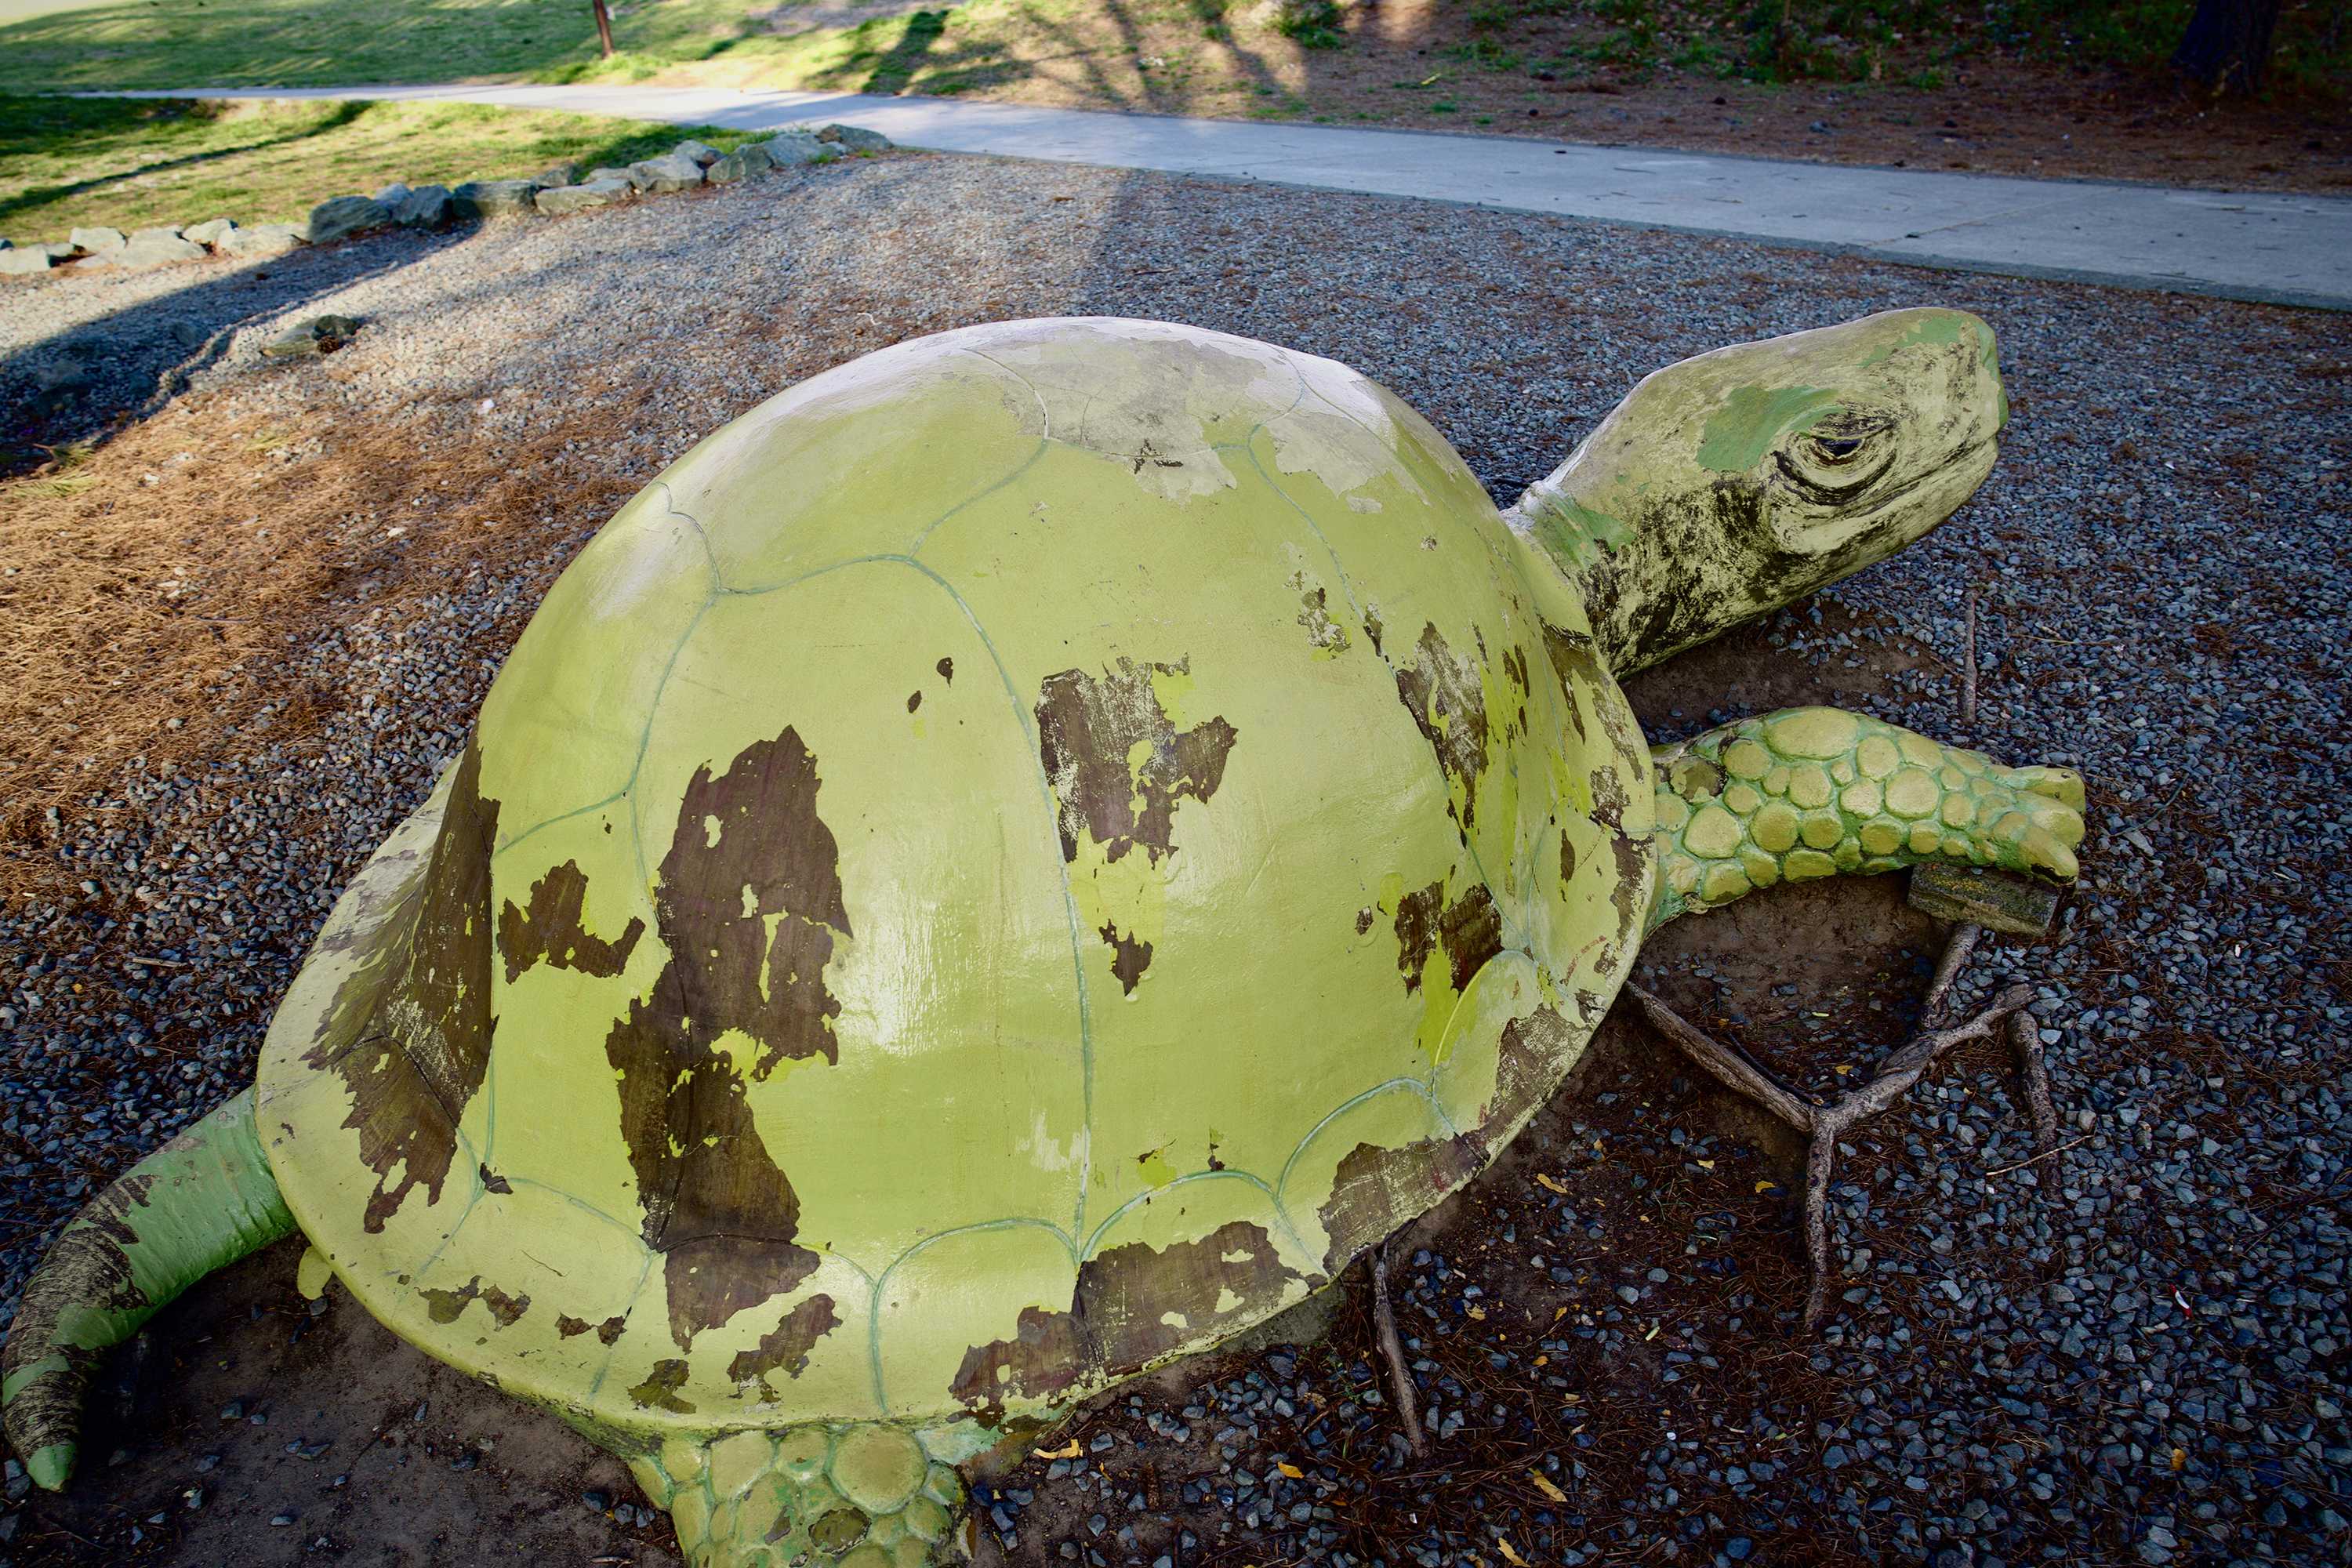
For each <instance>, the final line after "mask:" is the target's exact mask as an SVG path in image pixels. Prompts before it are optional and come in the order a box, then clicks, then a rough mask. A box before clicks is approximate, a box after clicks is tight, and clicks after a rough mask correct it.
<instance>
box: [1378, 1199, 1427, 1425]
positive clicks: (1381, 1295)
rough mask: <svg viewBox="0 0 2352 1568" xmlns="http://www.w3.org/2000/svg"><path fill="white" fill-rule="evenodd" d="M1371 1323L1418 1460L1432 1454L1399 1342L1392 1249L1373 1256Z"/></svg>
mask: <svg viewBox="0 0 2352 1568" xmlns="http://www.w3.org/2000/svg"><path fill="white" fill-rule="evenodd" d="M1372 1321H1374V1322H1375V1323H1376V1324H1378V1325H1379V1328H1380V1336H1381V1354H1382V1355H1384V1356H1386V1357H1387V1358H1388V1363H1389V1391H1390V1395H1391V1397H1392V1398H1393V1399H1395V1401H1396V1404H1397V1410H1398V1412H1399V1413H1400V1414H1402V1415H1403V1416H1404V1440H1405V1442H1406V1443H1407V1444H1409V1445H1410V1446H1411V1447H1412V1451H1413V1453H1414V1454H1415V1455H1416V1456H1419V1455H1422V1454H1426V1453H1427V1452H1429V1439H1428V1438H1427V1437H1425V1436H1423V1435H1422V1430H1421V1394H1420V1392H1419V1391H1418V1390H1417V1389H1415V1388H1414V1387H1413V1385H1412V1371H1411V1370H1410V1369H1409V1368H1407V1367H1406V1365H1405V1360H1404V1342H1403V1341H1402V1340H1400V1339H1398V1338H1397V1326H1396V1309H1395V1308H1394V1307H1393V1306H1391V1304H1390V1302H1389V1247H1388V1243H1386V1242H1382V1243H1381V1245H1380V1247H1378V1249H1376V1250H1375V1251H1374V1252H1373V1253H1372Z"/></svg>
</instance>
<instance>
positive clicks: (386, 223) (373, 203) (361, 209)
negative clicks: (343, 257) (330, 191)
mask: <svg viewBox="0 0 2352 1568" xmlns="http://www.w3.org/2000/svg"><path fill="white" fill-rule="evenodd" d="M392 222H393V214H392V209H391V208H390V207H388V206H386V205H383V203H382V202H380V201H377V200H376V199H375V198H374V197H373V196H335V197H333V198H331V199H330V200H328V201H323V202H320V204H319V205H317V206H314V207H312V208H311V209H310V222H309V223H307V224H305V225H304V226H303V229H302V237H303V238H304V239H307V240H309V241H310V243H311V244H312V245H325V244H327V243H329V242H330V241H332V240H338V239H348V238H350V237H352V235H355V234H365V233H366V232H367V231H368V230H370V229H374V228H388V227H390V226H392Z"/></svg>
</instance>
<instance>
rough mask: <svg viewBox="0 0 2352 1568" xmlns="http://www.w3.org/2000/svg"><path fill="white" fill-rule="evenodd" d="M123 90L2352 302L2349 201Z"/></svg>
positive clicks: (1484, 154) (1103, 133)
mask: <svg viewBox="0 0 2352 1568" xmlns="http://www.w3.org/2000/svg"><path fill="white" fill-rule="evenodd" d="M133 96H142V97H161V96H204V97H213V98H308V99H316V98H381V99H420V98H424V99H455V100H466V101H470V102H477V103H495V104H502V105H506V106H509V107H512V108H529V109H567V110H578V111H581V112H585V113H594V114H616V115H625V116H628V117H630V118H633V119H638V120H654V121H669V122H673V123H677V124H688V125H724V126H736V127H741V128H744V129H753V130H756V129H765V128H769V127H780V126H784V125H790V124H797V123H801V122H803V121H825V120H844V121H854V122H856V123H857V124H860V125H866V126H870V127H872V128H873V129H875V130H877V131H879V132H883V133H884V134H885V135H887V136H888V137H890V138H891V140H893V141H895V142H900V143H902V144H903V145H906V146H909V147H922V148H929V149H932V150H935V151H939V152H946V153H992V154H995V155H998V156H1003V157H1014V158H1039V159H1045V160H1049V161H1053V162H1057V163H1090V164H1096V165H1099V166H1106V167H1110V168H1122V169H1155V170H1160V171H1163V172H1166V173H1171V174H1200V175H1207V176H1211V177H1213V178H1222V179H1235V180H1259V181H1265V182H1268V183H1271V184H1291V185H1307V186H1315V187H1319V188H1322V189H1326V190H1341V191H1362V192H1367V193H1371V194H1375V195H1395V196H1418V197H1423V198H1428V199H1433V200H1439V201H1451V202H1463V203H1467V204H1470V205H1476V206H1490V207H1506V208H1512V209H1516V210H1518V211H1522V212H1538V213H1550V214H1555V215H1558V216H1564V217H1580V218H1596V219H1599V220H1601V221H1602V222H1607V223H1623V224H1633V225H1638V226H1643V227H1648V228H1665V229H1676V230H1682V231H1685V232H1689V233H1697V234H1716V235H1731V236H1738V237H1742V238H1749V239H1763V240H1770V241H1773V242H1775V243H1780V244H1789V245H1798V246H1803V247H1811V248H1814V249H1821V250H1830V251H1840V252H1848V253H1853V254H1856V255H1864V256H1874V257H1883V258H1889V259H1892V260H1896V261H1908V262H1915V263H1918V264H1920V265H1924V266H1929V267H1948V268H1963V269H1966V270H1969V271H1979V272H1999V273H2009V274H2014V275H2018V276H2022V277H2030V278H2061V279H2080V280H2084V281H2088V282H2096V283H2113V284H2120V285H2123V286H2125V287H2127V288H2136V289H2178V290H2180V291H2183V292H2187V293H2194V294H2211V295H2219V296H2221V297H2223V298H2226V299H2236V300H2270V301H2275V302H2278V303H2284V304H2295V305H2314V306H2319V307H2322V308H2325V309H2330V310H2352V200H2347V199H2346V198H2342V197H2332V196H2301V195H2225V194H2223V193H2220V192H2214V191H2186V190H2173V189H2169V188H2166V187H2162V186H2156V185H2119V184H2096V183H2093V182H2089V181H2072V180H2023V179H2014V178H2011V177H2008V176H2004V175H1992V174H1939V173H1930V172H1927V171H1916V170H1907V169H1874V168H1853V167H1846V166H1840V165H1835V164H1822V163H1780V162H1774V161H1770V160H1767V159H1761V158H1727V157H1716V156H1703V155H1700V154H1696V153H1673V152H1665V151H1662V150H1658V149H1645V148H1628V147H1595V146H1590V145H1583V144H1577V145H1570V146H1559V145H1556V144H1553V143H1549V142H1538V141H1533V140H1527V139H1522V138H1518V137H1499V136H1464V135H1449V134H1444V133H1440V132H1417V131H1369V130H1367V131H1359V130H1348V129H1342V128H1338V127H1331V126H1319V125H1291V124H1269V123H1265V122H1252V121H1221V120H1179V119H1173V118H1168V117H1164V116H1158V115H1143V114H1108V113H1100V112H1096V111H1091V110H1072V109H1029V108H1024V107H1021V106H1019V105H1014V104H995V103H966V102H961V101H958V100H953V99H942V98H871V97H866V96H863V95H860V94H856V93H821V92H752V91H737V90H730V89H719V88H662V87H620V86H581V87H538V86H501V87H348V88H325V89H294V88H286V89H276V90H273V91H268V92H245V91H228V92H210V91H206V92H202V93H201V94H198V93H185V94H172V95H164V94H139V95H133Z"/></svg>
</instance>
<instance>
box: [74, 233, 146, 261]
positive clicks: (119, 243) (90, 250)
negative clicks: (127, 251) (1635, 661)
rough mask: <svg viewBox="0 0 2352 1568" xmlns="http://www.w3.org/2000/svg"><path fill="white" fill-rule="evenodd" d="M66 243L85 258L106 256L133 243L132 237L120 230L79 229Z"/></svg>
mask: <svg viewBox="0 0 2352 1568" xmlns="http://www.w3.org/2000/svg"><path fill="white" fill-rule="evenodd" d="M66 242H67V243H68V244H69V245H71V246H72V247H74V248H75V249H76V250H79V251H80V252H81V253H82V254H83V255H85V256H104V255H105V254H106V253H107V252H108V251H110V250H120V249H121V248H122V247H124V246H126V245H128V244H130V243H131V237H130V236H129V235H127V234H124V233H123V232H122V231H121V229H119V228H78V229H75V230H74V231H73V232H72V233H70V234H68V235H67V236H66Z"/></svg>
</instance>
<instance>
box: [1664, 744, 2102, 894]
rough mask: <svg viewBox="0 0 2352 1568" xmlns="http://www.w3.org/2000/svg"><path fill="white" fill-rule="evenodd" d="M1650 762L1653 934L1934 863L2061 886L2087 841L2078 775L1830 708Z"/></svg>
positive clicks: (1669, 749)
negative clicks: (2004, 762) (1835, 880)
mask: <svg viewBox="0 0 2352 1568" xmlns="http://www.w3.org/2000/svg"><path fill="white" fill-rule="evenodd" d="M1651 754H1652V756H1653V757H1654V759H1655V761H1656V763H1657V778H1658V786H1657V790H1658V793H1657V819H1658V849H1659V854H1660V858H1661V862H1662V863H1661V866H1660V872H1661V875H1660V877H1659V879H1658V897H1657V901H1656V903H1655V904H1654V906H1653V908H1652V910H1651V911H1650V924H1651V926H1652V928H1653V929H1654V928H1656V927H1658V926H1661V925H1664V923H1665V922H1666V921H1670V920H1672V919H1674V918H1675V916H1676V915H1680V914H1685V913H1689V912H1691V911H1694V910H1707V909H1713V908H1715V907H1716V906H1717V905H1718V904H1726V903H1729V902H1730V901H1731V900H1734V899H1736V898H1738V897H1740V896H1741V895H1742V894H1744V893H1747V892H1749V891H1751V890H1753V889H1757V888H1769V887H1770V886H1771V885H1772V884H1773V883H1775V882H1783V881H1786V882H1801V881H1805V880H1807V879H1811V878H1815V877H1829V876H1834V875H1836V874H1837V873H1839V872H1841V871H1852V872H1860V873H1863V874H1864V875H1868V874H1871V873H1874V872H1879V871H1894V870H1899V869H1901V868H1904V867H1906V866H1916V865H1917V864H1919V863H1920V862H1922V861H1927V860H1944V861H1949V862H1952V863H1955V864H1958V865H1963V866H1998V867H2000V868H2004V869H2007V870H2011V871H2029V872H2039V873H2041V874H2042V875H2043V876H2047V877H2053V878H2057V879H2062V880H2063V879H2069V878H2072V877H2073V876H2074V869H2075V868H2074V847H2075V846H2076V845H2078V844H2080V843H2082V841H2083V779H2082V775H2081V774H2079V773H2074V772H2073V771H2072V770H2070V769H2066V768H2041V767H2025V768H2010V767H2003V766H2001V765H2000V763H1995V762H1993V761H1992V760H1991V759H1990V758H1989V757H1987V756H1985V755H1983V754H1982V753H1981V752H1969V751H1962V750H1960V749H1959V748H1958V747H1955V746H1945V745H1941V744H1938V743H1937V742H1934V741H1931V740H1929V739H1927V737H1926V736H1925V735H1920V734H1915V733H1914V732H1912V731H1909V730H1904V729H1898V728H1897V727H1896V726H1895V725H1893V724H1885V723H1881V722H1880V721H1877V720H1875V719H1872V718H1867V717H1865V716H1864V715H1863V714H1859V713H1848V712H1844V711H1843V710H1839V709H1835V708H1790V709H1784V710H1781V711H1780V712H1778V713H1768V714H1766V715H1764V716H1763V717H1762V718H1759V719H1744V720H1741V721H1739V722H1738V723H1737V724H1727V725H1724V726H1723V727H1722V728H1720V729H1716V730H1709V731H1706V733H1705V734H1703V735H1696V736H1694V737H1692V738H1691V739H1690V740H1687V741H1685V742H1680V743H1679V744H1676V745H1671V746H1658V747H1654V748H1653V750H1652V752H1651Z"/></svg>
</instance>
